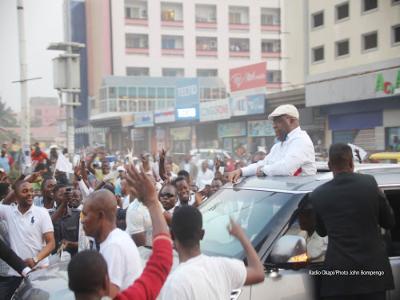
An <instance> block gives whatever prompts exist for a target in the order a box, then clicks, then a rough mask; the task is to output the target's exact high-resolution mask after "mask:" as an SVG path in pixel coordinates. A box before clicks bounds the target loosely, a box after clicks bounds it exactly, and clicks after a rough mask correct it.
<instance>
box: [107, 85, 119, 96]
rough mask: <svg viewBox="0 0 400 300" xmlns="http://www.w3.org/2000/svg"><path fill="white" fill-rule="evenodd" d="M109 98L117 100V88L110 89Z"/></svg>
mask: <svg viewBox="0 0 400 300" xmlns="http://www.w3.org/2000/svg"><path fill="white" fill-rule="evenodd" d="M108 97H109V98H116V97H117V95H116V91H115V87H110V88H108Z"/></svg>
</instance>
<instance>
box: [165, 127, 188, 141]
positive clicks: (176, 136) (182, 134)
mask: <svg viewBox="0 0 400 300" xmlns="http://www.w3.org/2000/svg"><path fill="white" fill-rule="evenodd" d="M169 134H170V136H171V138H172V140H174V141H186V140H191V138H192V137H191V128H190V127H178V128H171V129H170V130H169Z"/></svg>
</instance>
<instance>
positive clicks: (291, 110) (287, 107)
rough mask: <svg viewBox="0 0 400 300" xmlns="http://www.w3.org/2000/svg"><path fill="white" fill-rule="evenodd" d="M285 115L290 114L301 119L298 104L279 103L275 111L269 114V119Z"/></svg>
mask: <svg viewBox="0 0 400 300" xmlns="http://www.w3.org/2000/svg"><path fill="white" fill-rule="evenodd" d="M283 115H288V116H291V117H293V118H296V119H299V111H298V110H297V108H296V106H294V105H292V104H284V105H279V106H278V107H277V108H275V109H274V111H273V112H272V113H270V114H269V116H268V120H272V119H273V118H275V117H279V116H283Z"/></svg>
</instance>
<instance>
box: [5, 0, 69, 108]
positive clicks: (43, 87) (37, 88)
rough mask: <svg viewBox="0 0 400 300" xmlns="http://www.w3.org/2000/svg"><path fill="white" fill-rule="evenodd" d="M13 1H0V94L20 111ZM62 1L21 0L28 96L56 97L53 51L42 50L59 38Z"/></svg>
mask: <svg viewBox="0 0 400 300" xmlns="http://www.w3.org/2000/svg"><path fill="white" fill-rule="evenodd" d="M16 3H17V0H0V45H1V47H0V54H1V55H0V96H1V98H2V99H3V101H5V102H6V104H7V105H8V106H10V107H11V108H12V109H13V110H15V111H20V109H21V101H20V93H19V84H18V83H11V82H12V81H14V80H19V52H18V22H17V8H16V6H17V5H16ZM62 4H63V0H24V5H25V36H26V57H27V64H28V78H32V77H42V79H40V80H34V81H31V82H29V83H28V96H29V97H36V96H44V97H48V96H55V97H56V96H57V93H56V91H55V90H54V89H53V69H52V58H54V57H56V56H57V55H58V52H57V51H49V50H46V48H47V46H48V45H49V44H50V43H51V42H61V41H62V40H63V18H62V6H63V5H62Z"/></svg>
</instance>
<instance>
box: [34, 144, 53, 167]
mask: <svg viewBox="0 0 400 300" xmlns="http://www.w3.org/2000/svg"><path fill="white" fill-rule="evenodd" d="M31 158H32V161H33V162H37V163H47V161H48V160H49V158H48V157H47V154H46V153H44V152H43V151H42V150H41V149H40V146H39V143H35V146H34V149H33V150H32V152H31Z"/></svg>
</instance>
